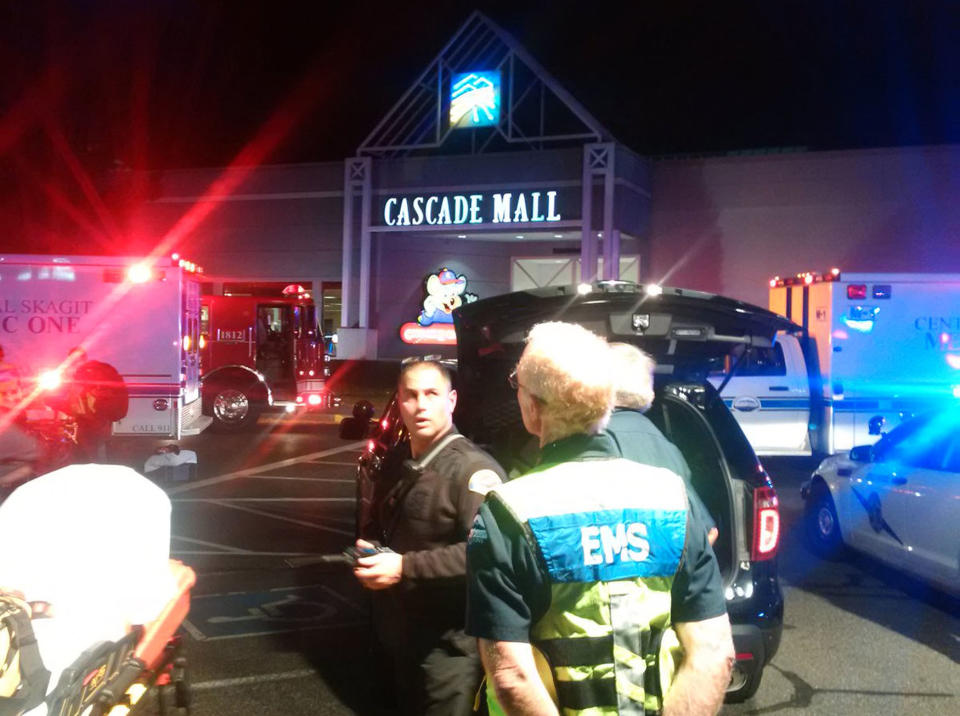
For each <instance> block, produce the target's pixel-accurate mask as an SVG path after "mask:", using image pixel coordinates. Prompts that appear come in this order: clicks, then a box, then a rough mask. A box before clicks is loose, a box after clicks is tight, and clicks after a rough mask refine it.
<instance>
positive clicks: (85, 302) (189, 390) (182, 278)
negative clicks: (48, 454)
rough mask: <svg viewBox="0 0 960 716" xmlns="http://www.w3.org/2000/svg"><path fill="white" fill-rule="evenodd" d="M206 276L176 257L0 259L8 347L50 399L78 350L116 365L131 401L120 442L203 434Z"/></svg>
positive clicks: (2, 339)
mask: <svg viewBox="0 0 960 716" xmlns="http://www.w3.org/2000/svg"><path fill="white" fill-rule="evenodd" d="M200 272H202V269H199V268H198V267H197V266H195V265H194V264H192V263H190V262H188V261H185V260H183V259H180V258H179V257H178V256H175V257H173V258H170V257H165V258H163V259H156V258H154V259H143V258H121V257H115V256H63V255H52V256H42V255H23V254H19V255H17V254H3V255H0V345H2V346H3V350H4V354H5V359H6V361H7V362H8V363H10V364H11V365H13V366H15V367H16V369H17V372H18V373H19V375H20V381H21V383H22V385H23V388H24V389H25V390H26V391H29V392H31V393H32V394H33V395H39V396H41V398H42V392H43V391H42V388H43V387H44V386H46V388H47V389H48V390H58V389H59V387H58V385H57V380H53V381H52V382H50V381H51V377H54V378H59V377H60V373H61V372H62V367H63V364H64V362H65V360H66V358H67V355H68V353H69V352H70V350H71V349H73V348H76V347H79V348H83V350H84V351H85V352H86V354H87V356H88V357H89V358H90V359H91V360H95V361H101V362H103V363H108V364H110V365H111V366H113V367H114V368H115V369H116V370H117V372H118V373H120V375H121V376H122V377H123V380H124V384H125V386H126V389H127V394H128V396H129V407H128V409H127V414H126V416H125V417H124V418H123V419H121V420H118V421H116V422H114V424H113V434H114V435H148V436H152V437H168V438H175V439H178V438H180V437H181V436H184V435H193V434H197V433H199V432H200V431H201V430H203V429H204V428H205V427H206V426H207V425H209V424H210V419H209V418H206V417H204V416H203V415H202V414H201V401H200V375H199V368H200V361H199V354H198V342H199V341H198V338H199V327H200V321H199V318H200V283H199V280H198V274H199V273H200Z"/></svg>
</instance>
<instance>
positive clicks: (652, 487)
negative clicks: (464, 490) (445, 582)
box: [467, 322, 734, 714]
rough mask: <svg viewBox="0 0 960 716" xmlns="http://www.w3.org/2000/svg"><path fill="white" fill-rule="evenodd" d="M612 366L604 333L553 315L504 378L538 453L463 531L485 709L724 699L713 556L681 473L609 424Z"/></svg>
mask: <svg viewBox="0 0 960 716" xmlns="http://www.w3.org/2000/svg"><path fill="white" fill-rule="evenodd" d="M613 371H614V361H613V356H612V353H611V351H610V349H609V347H608V346H607V343H606V341H604V340H603V339H602V338H600V337H598V336H596V335H595V334H593V333H591V332H590V331H588V330H586V329H584V328H582V327H581V326H578V325H574V324H570V323H559V322H551V323H542V324H539V325H537V326H534V327H533V329H532V330H531V331H530V335H529V337H528V340H527V345H526V348H525V350H524V351H523V355H522V356H521V358H520V362H519V363H518V364H517V369H516V371H514V373H513V374H511V376H510V382H511V385H512V386H513V387H514V389H515V390H516V391H517V401H518V402H519V404H520V412H521V415H522V417H523V424H524V427H525V428H526V429H527V431H528V432H530V433H532V434H533V435H535V436H537V438H539V441H540V447H541V462H540V465H539V466H538V467H536V468H535V469H534V470H532V471H531V472H529V473H528V474H526V475H524V476H522V477H520V478H517V479H516V480H513V481H512V482H509V483H506V484H505V485H502V486H497V487H495V488H494V489H493V490H491V491H490V492H489V493H488V494H487V497H486V499H485V501H484V503H483V504H482V505H481V507H480V511H479V513H478V515H477V518H476V520H475V521H474V526H473V530H472V531H471V534H470V538H469V541H468V544H467V576H468V601H467V633H468V634H472V635H474V636H476V637H478V638H479V641H480V654H481V658H482V660H483V664H484V668H485V671H486V674H487V704H488V707H489V709H490V713H491V714H557V713H561V712H562V713H579V712H581V711H584V712H590V713H595V712H596V713H599V712H603V713H611V714H612V713H620V714H642V713H652V712H660V711H661V710H662V712H663V713H664V714H712V713H716V712H717V710H718V709H719V708H720V704H721V702H722V700H723V694H724V692H725V690H726V686H727V684H728V682H729V678H730V669H731V666H732V664H733V659H734V651H733V640H732V636H731V631H730V622H729V620H728V618H727V614H726V603H725V600H724V597H723V588H722V584H721V581H720V571H719V568H718V566H717V561H716V558H715V556H714V554H713V551H712V550H711V549H710V547H709V545H708V544H707V539H706V531H705V529H704V528H703V526H702V525H701V524H699V523H698V522H697V520H696V517H695V516H694V515H692V514H691V513H690V511H689V510H688V509H687V496H686V490H685V488H684V484H683V480H682V479H681V478H680V477H679V476H677V475H676V474H675V473H673V472H671V471H669V470H667V469H664V468H657V467H652V466H649V465H641V464H638V463H635V462H632V461H630V460H626V459H624V458H623V457H621V456H620V454H619V451H618V450H617V447H616V445H615V444H614V443H613V441H612V439H611V438H610V436H609V435H607V434H605V433H604V432H603V429H604V426H605V425H606V423H607V420H608V419H609V416H610V411H611V408H612V404H613V397H614V385H613ZM678 644H679V645H680V646H682V648H683V656H682V657H679V656H678V652H677V650H674V649H671V648H670V647H671V646H676V645H678ZM676 659H679V665H677V663H676ZM674 669H676V670H675V671H674Z"/></svg>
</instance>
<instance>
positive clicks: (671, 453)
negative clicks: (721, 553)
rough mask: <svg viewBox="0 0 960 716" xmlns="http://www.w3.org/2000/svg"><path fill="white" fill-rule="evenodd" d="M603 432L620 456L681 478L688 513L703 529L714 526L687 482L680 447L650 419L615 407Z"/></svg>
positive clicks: (686, 472) (684, 461)
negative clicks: (687, 503)
mask: <svg viewBox="0 0 960 716" xmlns="http://www.w3.org/2000/svg"><path fill="white" fill-rule="evenodd" d="M607 432H608V433H609V434H610V437H612V438H613V442H614V443H615V444H616V446H617V447H618V448H619V450H620V455H621V456H623V457H625V458H627V460H632V461H633V462H639V463H641V464H642V465H652V466H653V467H665V468H667V469H668V470H670V471H671V472H673V473H675V474H677V475H679V476H680V477H682V478H683V484H684V485H686V488H687V501H688V502H689V503H690V511H691V512H692V513H693V514H694V515H695V516H696V517H697V518H698V519H699V520H700V522H701V523H703V525H704V527H705V528H706V529H707V530H710V529H711V528H713V527H716V526H717V525H716V523H715V522H714V520H713V517H711V516H710V511H709V510H707V507H706V505H704V504H703V500H701V499H700V496H699V495H698V494H697V491H696V490H694V489H693V485H692V484H691V482H690V467H689V466H688V465H687V461H686V460H684V459H683V453H682V452H680V448H678V447H677V446H676V445H674V444H673V443H672V442H670V441H669V440H667V438H666V437H665V436H664V434H663V433H661V432H660V429H659V428H658V427H657V426H656V425H654V424H653V422H651V420H650V418H648V417H647V416H646V415H644V414H643V413H641V412H640V411H639V410H633V409H631V408H617V409H615V410H614V411H613V414H612V415H611V416H610V423H609V424H608V425H607Z"/></svg>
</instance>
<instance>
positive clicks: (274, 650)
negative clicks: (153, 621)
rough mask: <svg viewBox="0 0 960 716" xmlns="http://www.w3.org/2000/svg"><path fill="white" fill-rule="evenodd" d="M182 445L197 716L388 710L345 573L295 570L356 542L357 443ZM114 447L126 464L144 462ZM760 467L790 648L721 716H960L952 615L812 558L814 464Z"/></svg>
mask: <svg viewBox="0 0 960 716" xmlns="http://www.w3.org/2000/svg"><path fill="white" fill-rule="evenodd" d="M182 444H183V445H184V447H189V448H190V449H196V450H197V452H198V456H199V461H200V464H199V469H198V475H197V478H196V479H195V480H193V481H190V482H187V483H171V484H167V485H166V489H167V491H168V493H169V495H170V497H171V500H172V502H173V528H172V533H173V538H172V544H173V546H172V549H173V556H175V557H176V558H179V559H182V560H183V561H184V562H186V563H188V564H190V565H191V566H193V567H194V569H195V570H196V571H197V574H198V582H197V586H196V588H195V589H194V591H193V604H192V609H191V612H190V615H189V616H188V618H187V621H186V622H185V624H184V632H185V641H186V646H187V650H188V654H189V658H190V663H191V674H192V676H191V678H192V681H193V684H194V692H195V706H194V713H195V714H202V713H210V714H228V713H237V714H247V713H250V714H254V713H255V714H299V713H318V714H374V715H376V714H380V713H390V712H391V709H390V708H389V706H388V705H387V704H385V702H384V701H383V700H382V694H383V691H384V683H383V679H382V675H381V674H378V673H377V669H376V666H375V665H374V662H373V661H372V658H371V654H370V650H369V648H370V632H369V621H368V617H367V608H368V607H367V599H366V595H365V593H364V592H363V590H361V589H360V588H359V587H358V585H357V584H356V582H355V580H354V579H353V577H352V575H351V574H350V572H349V571H348V570H347V569H346V567H344V566H342V565H337V564H321V565H315V566H312V567H301V568H291V567H290V566H289V565H288V563H287V561H286V560H287V559H289V558H291V557H296V556H301V555H304V554H308V553H324V554H326V553H330V554H333V553H337V552H339V551H340V550H341V549H342V548H343V546H345V545H346V544H347V543H348V542H349V541H350V538H351V535H352V525H353V494H352V490H353V474H354V469H355V468H354V463H355V460H356V458H357V456H358V455H359V453H360V450H361V449H362V448H363V444H362V443H357V442H345V441H342V440H340V439H339V437H338V436H337V430H336V427H335V426H334V425H329V424H322V423H321V422H320V421H317V420H306V421H304V420H299V421H286V422H283V423H280V424H277V423H276V422H271V421H262V422H261V426H260V429H259V431H258V432H255V433H250V434H247V435H215V434H204V435H200V436H197V437H193V438H188V439H187V440H185V441H183V443H182ZM111 447H112V448H113V449H114V452H115V455H116V456H120V455H126V456H127V457H128V458H131V461H133V460H132V458H134V457H137V459H139V457H140V456H142V454H143V451H144V450H145V449H146V446H144V445H143V444H142V443H137V445H136V446H135V447H131V446H130V445H125V444H121V443H116V444H114V445H112V446H111ZM765 465H766V467H767V469H768V471H769V472H770V474H771V476H772V478H773V480H774V484H775V485H776V487H777V489H778V492H779V495H780V499H781V513H782V517H783V538H782V542H781V547H780V555H779V561H780V568H781V583H782V585H783V588H784V592H785V597H786V616H785V626H784V637H783V642H782V645H781V648H780V651H779V653H778V654H777V656H776V657H775V659H774V661H773V663H772V664H771V665H770V666H769V667H768V668H767V670H766V672H765V676H764V681H763V684H762V685H761V687H760V691H759V693H758V694H757V696H756V697H754V698H753V699H751V700H750V701H748V702H747V703H745V704H740V705H728V706H726V707H725V708H724V710H723V713H729V714H765V713H780V712H783V713H800V712H803V713H813V714H875V713H925V714H953V713H957V712H960V694H958V684H960V666H958V664H960V619H958V610H957V608H956V602H955V601H953V600H949V599H946V598H945V597H943V596H942V595H937V594H936V593H931V592H930V591H929V590H927V589H926V588H925V587H923V585H919V584H916V583H914V582H911V581H910V580H906V579H903V578H901V577H900V576H899V575H896V574H895V573H893V572H891V571H890V570H887V569H885V568H883V567H881V566H880V565H877V564H875V563H872V562H870V561H868V560H860V559H852V560H850V561H846V562H839V563H826V562H821V561H820V560H818V559H816V558H815V557H813V555H811V554H810V553H809V552H808V551H807V550H806V549H805V547H804V546H803V544H802V540H801V539H800V517H801V512H802V505H801V502H800V497H799V485H800V482H801V481H802V480H803V479H804V478H805V477H806V476H807V475H809V472H810V470H811V469H812V467H813V463H811V462H810V461H809V460H807V461H803V460H795V459H794V460H790V459H770V460H767V461H765Z"/></svg>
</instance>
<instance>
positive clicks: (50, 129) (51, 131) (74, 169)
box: [43, 119, 122, 245]
mask: <svg viewBox="0 0 960 716" xmlns="http://www.w3.org/2000/svg"><path fill="white" fill-rule="evenodd" d="M43 124H44V128H45V129H46V131H47V135H48V136H49V137H50V141H51V142H52V143H53V146H54V147H55V148H56V149H57V152H58V153H59V154H60V158H61V159H62V160H63V162H64V164H66V165H67V168H68V169H69V170H70V173H71V174H73V178H74V179H76V181H77V184H79V185H80V189H81V190H82V191H83V194H84V196H86V197H87V201H89V202H90V205H91V206H92V207H93V210H94V211H95V212H96V214H97V216H98V217H99V219H100V221H101V223H102V224H103V226H104V228H105V229H106V230H107V233H108V234H109V235H110V238H111V239H113V240H114V241H115V242H117V244H118V245H120V244H121V243H122V236H121V234H120V229H119V227H117V224H116V222H115V221H114V220H113V217H112V216H111V215H110V212H109V211H108V210H107V207H106V205H105V204H104V203H103V200H102V199H101V198H100V195H99V194H98V193H97V190H96V187H94V185H93V180H91V179H90V175H89V174H87V172H86V170H85V169H84V168H83V166H82V165H81V164H80V161H79V160H78V159H77V155H76V154H74V153H73V150H72V149H71V148H70V144H69V143H68V142H67V140H66V138H65V137H64V136H63V132H62V131H60V127H58V126H56V125H55V124H54V123H53V121H52V120H50V119H47V120H46V121H44V123H43Z"/></svg>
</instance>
